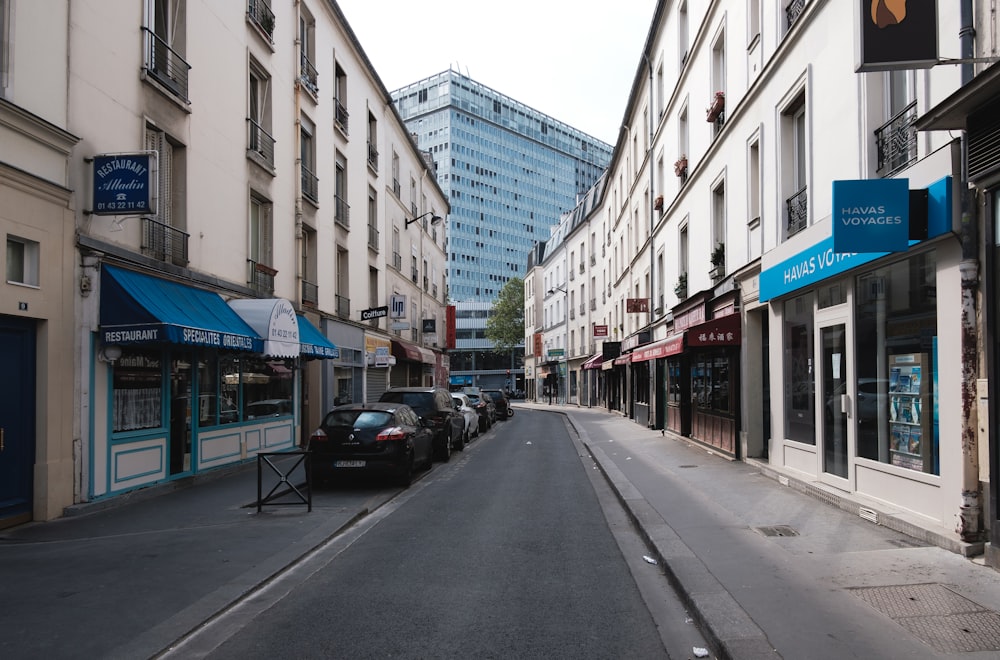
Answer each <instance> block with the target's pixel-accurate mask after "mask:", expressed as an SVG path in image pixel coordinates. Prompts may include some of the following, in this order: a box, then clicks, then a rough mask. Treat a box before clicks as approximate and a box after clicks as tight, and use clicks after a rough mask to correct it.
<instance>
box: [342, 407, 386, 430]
mask: <svg viewBox="0 0 1000 660" xmlns="http://www.w3.org/2000/svg"><path fill="white" fill-rule="evenodd" d="M391 423H392V413H388V412H382V411H379V410H337V411H334V412H332V413H330V414H329V415H327V418H326V425H327V426H348V427H350V428H354V429H374V428H379V427H381V426H388V425H389V424H391Z"/></svg>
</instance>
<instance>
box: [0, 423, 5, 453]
mask: <svg viewBox="0 0 1000 660" xmlns="http://www.w3.org/2000/svg"><path fill="white" fill-rule="evenodd" d="M3 432H4V428H3V427H2V426H0V451H3Z"/></svg>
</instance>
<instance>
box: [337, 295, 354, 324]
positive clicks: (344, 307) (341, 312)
mask: <svg viewBox="0 0 1000 660" xmlns="http://www.w3.org/2000/svg"><path fill="white" fill-rule="evenodd" d="M334 306H335V308H334V310H333V311H334V314H336V315H337V318H341V319H349V318H351V299H350V298H347V297H345V296H342V295H340V294H339V293H338V294H336V295H335V296H334Z"/></svg>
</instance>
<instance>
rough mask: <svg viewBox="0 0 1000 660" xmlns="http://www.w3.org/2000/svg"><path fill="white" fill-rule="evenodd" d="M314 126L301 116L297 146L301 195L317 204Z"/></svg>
mask: <svg viewBox="0 0 1000 660" xmlns="http://www.w3.org/2000/svg"><path fill="white" fill-rule="evenodd" d="M314 134H315V128H314V126H313V123H312V122H311V121H309V120H308V119H307V118H306V117H302V123H301V129H300V130H299V146H300V149H301V158H302V165H301V168H302V195H303V197H305V198H306V199H308V200H309V201H310V202H312V203H313V204H317V205H318V204H319V177H317V176H316V165H315V163H316V142H315V140H314V138H313V135H314Z"/></svg>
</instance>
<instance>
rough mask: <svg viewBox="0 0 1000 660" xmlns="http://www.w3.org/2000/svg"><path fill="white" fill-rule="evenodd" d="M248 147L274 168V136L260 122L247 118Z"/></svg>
mask: <svg viewBox="0 0 1000 660" xmlns="http://www.w3.org/2000/svg"><path fill="white" fill-rule="evenodd" d="M247 149H248V150H249V151H251V152H253V153H255V154H257V155H258V156H260V157H261V158H263V159H264V162H265V163H267V164H268V165H269V166H271V168H274V138H273V137H271V134H270V133H268V132H267V131H265V130H264V129H263V128H262V127H261V125H260V124H258V123H257V122H256V121H254V120H253V119H250V118H247Z"/></svg>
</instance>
